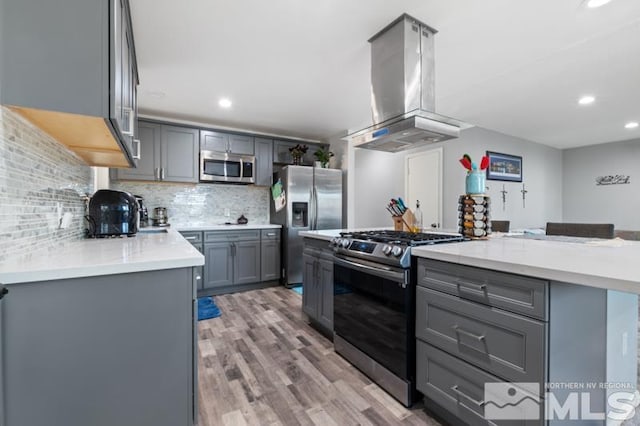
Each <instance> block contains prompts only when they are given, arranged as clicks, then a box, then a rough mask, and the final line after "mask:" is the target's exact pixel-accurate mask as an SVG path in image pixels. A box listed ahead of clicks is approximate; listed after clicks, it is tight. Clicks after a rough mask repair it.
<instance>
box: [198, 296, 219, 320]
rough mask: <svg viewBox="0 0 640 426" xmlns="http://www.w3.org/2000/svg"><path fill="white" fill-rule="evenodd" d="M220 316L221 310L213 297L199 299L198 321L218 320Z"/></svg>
mask: <svg viewBox="0 0 640 426" xmlns="http://www.w3.org/2000/svg"><path fill="white" fill-rule="evenodd" d="M219 316H220V308H218V307H217V306H216V304H215V302H214V301H213V297H211V296H207V297H201V298H199V299H198V321H201V320H206V319H210V318H218V317H219Z"/></svg>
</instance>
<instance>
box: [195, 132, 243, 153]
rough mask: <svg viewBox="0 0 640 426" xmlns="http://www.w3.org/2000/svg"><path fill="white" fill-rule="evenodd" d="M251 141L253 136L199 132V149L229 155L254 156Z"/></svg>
mask: <svg viewBox="0 0 640 426" xmlns="http://www.w3.org/2000/svg"><path fill="white" fill-rule="evenodd" d="M253 139H254V138H253V136H245V135H236V134H232V133H222V132H214V131H211V130H201V131H200V149H202V150H206V151H217V152H228V153H230V154H239V155H254V152H255V148H254V141H253Z"/></svg>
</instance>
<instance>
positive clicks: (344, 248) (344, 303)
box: [331, 230, 463, 407]
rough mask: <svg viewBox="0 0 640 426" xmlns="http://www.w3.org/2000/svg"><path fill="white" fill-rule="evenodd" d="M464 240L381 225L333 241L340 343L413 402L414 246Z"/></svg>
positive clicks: (396, 393) (364, 366) (405, 401)
mask: <svg viewBox="0 0 640 426" xmlns="http://www.w3.org/2000/svg"><path fill="white" fill-rule="evenodd" d="M462 240H463V237H462V235H460V234H457V233H433V232H431V233H407V232H397V231H386V230H376V231H362V232H352V233H342V234H341V235H340V238H334V239H333V240H332V242H331V243H332V245H333V247H334V266H333V280H334V288H333V290H334V291H333V330H334V336H333V344H334V348H335V350H336V352H338V353H339V354H340V355H342V356H343V357H344V358H346V359H347V360H348V361H349V362H351V363H352V364H353V365H355V366H356V367H358V368H359V369H360V370H362V371H363V372H364V373H365V374H367V375H368V376H369V377H371V379H372V380H373V381H375V382H376V383H378V385H380V386H381V387H382V388H383V389H385V390H386V391H387V392H389V394H391V395H392V396H393V397H395V398H396V399H397V400H398V401H400V402H402V403H403V404H404V405H405V406H407V407H409V406H411V405H412V404H413V402H414V401H415V400H416V388H415V376H416V344H415V309H416V308H415V296H416V294H415V286H414V285H412V281H411V280H412V278H411V270H412V267H411V263H412V260H411V248H412V247H415V246H419V245H424V244H440V243H447V242H457V241H462Z"/></svg>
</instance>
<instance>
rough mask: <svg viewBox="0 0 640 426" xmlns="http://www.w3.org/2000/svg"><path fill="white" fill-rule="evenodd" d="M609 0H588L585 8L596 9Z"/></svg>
mask: <svg viewBox="0 0 640 426" xmlns="http://www.w3.org/2000/svg"><path fill="white" fill-rule="evenodd" d="M610 1H611V0H588V1H587V7H588V8H591V9H595V8H596V7H600V6H604V5H605V4H607V3H609V2H610Z"/></svg>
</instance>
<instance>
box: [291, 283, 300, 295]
mask: <svg viewBox="0 0 640 426" xmlns="http://www.w3.org/2000/svg"><path fill="white" fill-rule="evenodd" d="M291 290H293V291H295V292H296V293H298V294H302V284H300V285H299V286H296V287H291Z"/></svg>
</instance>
